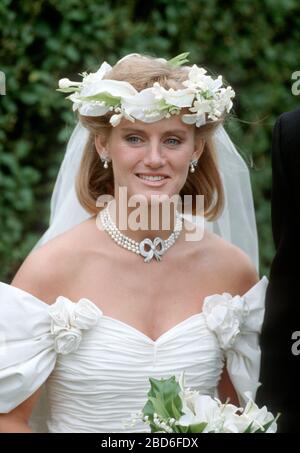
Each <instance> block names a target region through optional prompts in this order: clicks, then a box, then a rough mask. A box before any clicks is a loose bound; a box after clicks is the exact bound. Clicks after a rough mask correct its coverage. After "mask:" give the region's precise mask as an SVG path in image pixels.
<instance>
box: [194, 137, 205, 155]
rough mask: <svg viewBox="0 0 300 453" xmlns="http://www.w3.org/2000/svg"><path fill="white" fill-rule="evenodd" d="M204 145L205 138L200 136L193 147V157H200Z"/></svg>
mask: <svg viewBox="0 0 300 453" xmlns="http://www.w3.org/2000/svg"><path fill="white" fill-rule="evenodd" d="M204 147H205V140H204V139H203V138H202V139H200V140H199V141H198V142H197V145H196V147H195V151H194V154H193V159H196V160H198V159H200V157H201V155H202V153H203V151H204Z"/></svg>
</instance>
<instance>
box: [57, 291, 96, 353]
mask: <svg viewBox="0 0 300 453" xmlns="http://www.w3.org/2000/svg"><path fill="white" fill-rule="evenodd" d="M48 313H49V315H50V317H51V329H50V330H51V333H52V335H54V349H55V351H56V352H58V353H60V354H68V353H69V352H73V351H76V350H77V348H78V346H79V343H80V341H81V337H82V335H81V331H80V329H89V328H91V327H93V326H94V325H95V324H97V322H98V320H99V317H100V315H101V314H102V311H101V310H100V309H98V308H97V307H96V305H95V304H93V303H92V302H91V301H90V300H88V299H80V300H79V302H77V303H75V302H72V301H70V300H69V299H67V298H66V297H63V296H59V297H58V298H57V300H56V302H55V303H54V304H53V305H51V306H50V307H49V308H48Z"/></svg>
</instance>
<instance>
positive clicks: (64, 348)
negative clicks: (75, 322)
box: [54, 327, 81, 354]
mask: <svg viewBox="0 0 300 453" xmlns="http://www.w3.org/2000/svg"><path fill="white" fill-rule="evenodd" d="M80 341H81V332H80V330H79V329H76V328H75V327H71V328H70V329H61V330H60V331H59V333H58V334H57V335H56V337H55V339H54V349H55V351H56V352H57V353H59V354H69V353H70V352H74V351H76V350H77V349H78V347H79V344H80Z"/></svg>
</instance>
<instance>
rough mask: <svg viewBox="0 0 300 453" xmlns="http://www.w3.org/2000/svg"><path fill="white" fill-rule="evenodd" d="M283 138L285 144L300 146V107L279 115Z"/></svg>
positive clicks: (278, 121)
mask: <svg viewBox="0 0 300 453" xmlns="http://www.w3.org/2000/svg"><path fill="white" fill-rule="evenodd" d="M278 123H280V129H281V138H282V140H284V143H285V145H288V146H292V147H297V148H298V147H299V146H300V108H299V109H296V110H293V111H292V112H285V113H282V115H280V116H279V118H278V120H277V124H278Z"/></svg>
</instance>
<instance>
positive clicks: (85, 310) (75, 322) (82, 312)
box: [70, 298, 102, 329]
mask: <svg viewBox="0 0 300 453" xmlns="http://www.w3.org/2000/svg"><path fill="white" fill-rule="evenodd" d="M74 305H75V307H74V311H73V313H72V316H71V320H70V321H71V325H72V326H74V327H76V328H77V329H89V328H91V327H93V326H94V325H95V324H97V322H98V319H99V316H100V314H102V312H101V310H100V309H99V308H97V307H96V305H95V304H93V303H92V302H91V301H90V300H89V299H84V298H82V299H80V300H79V301H78V302H77V303H76V304H74Z"/></svg>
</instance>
